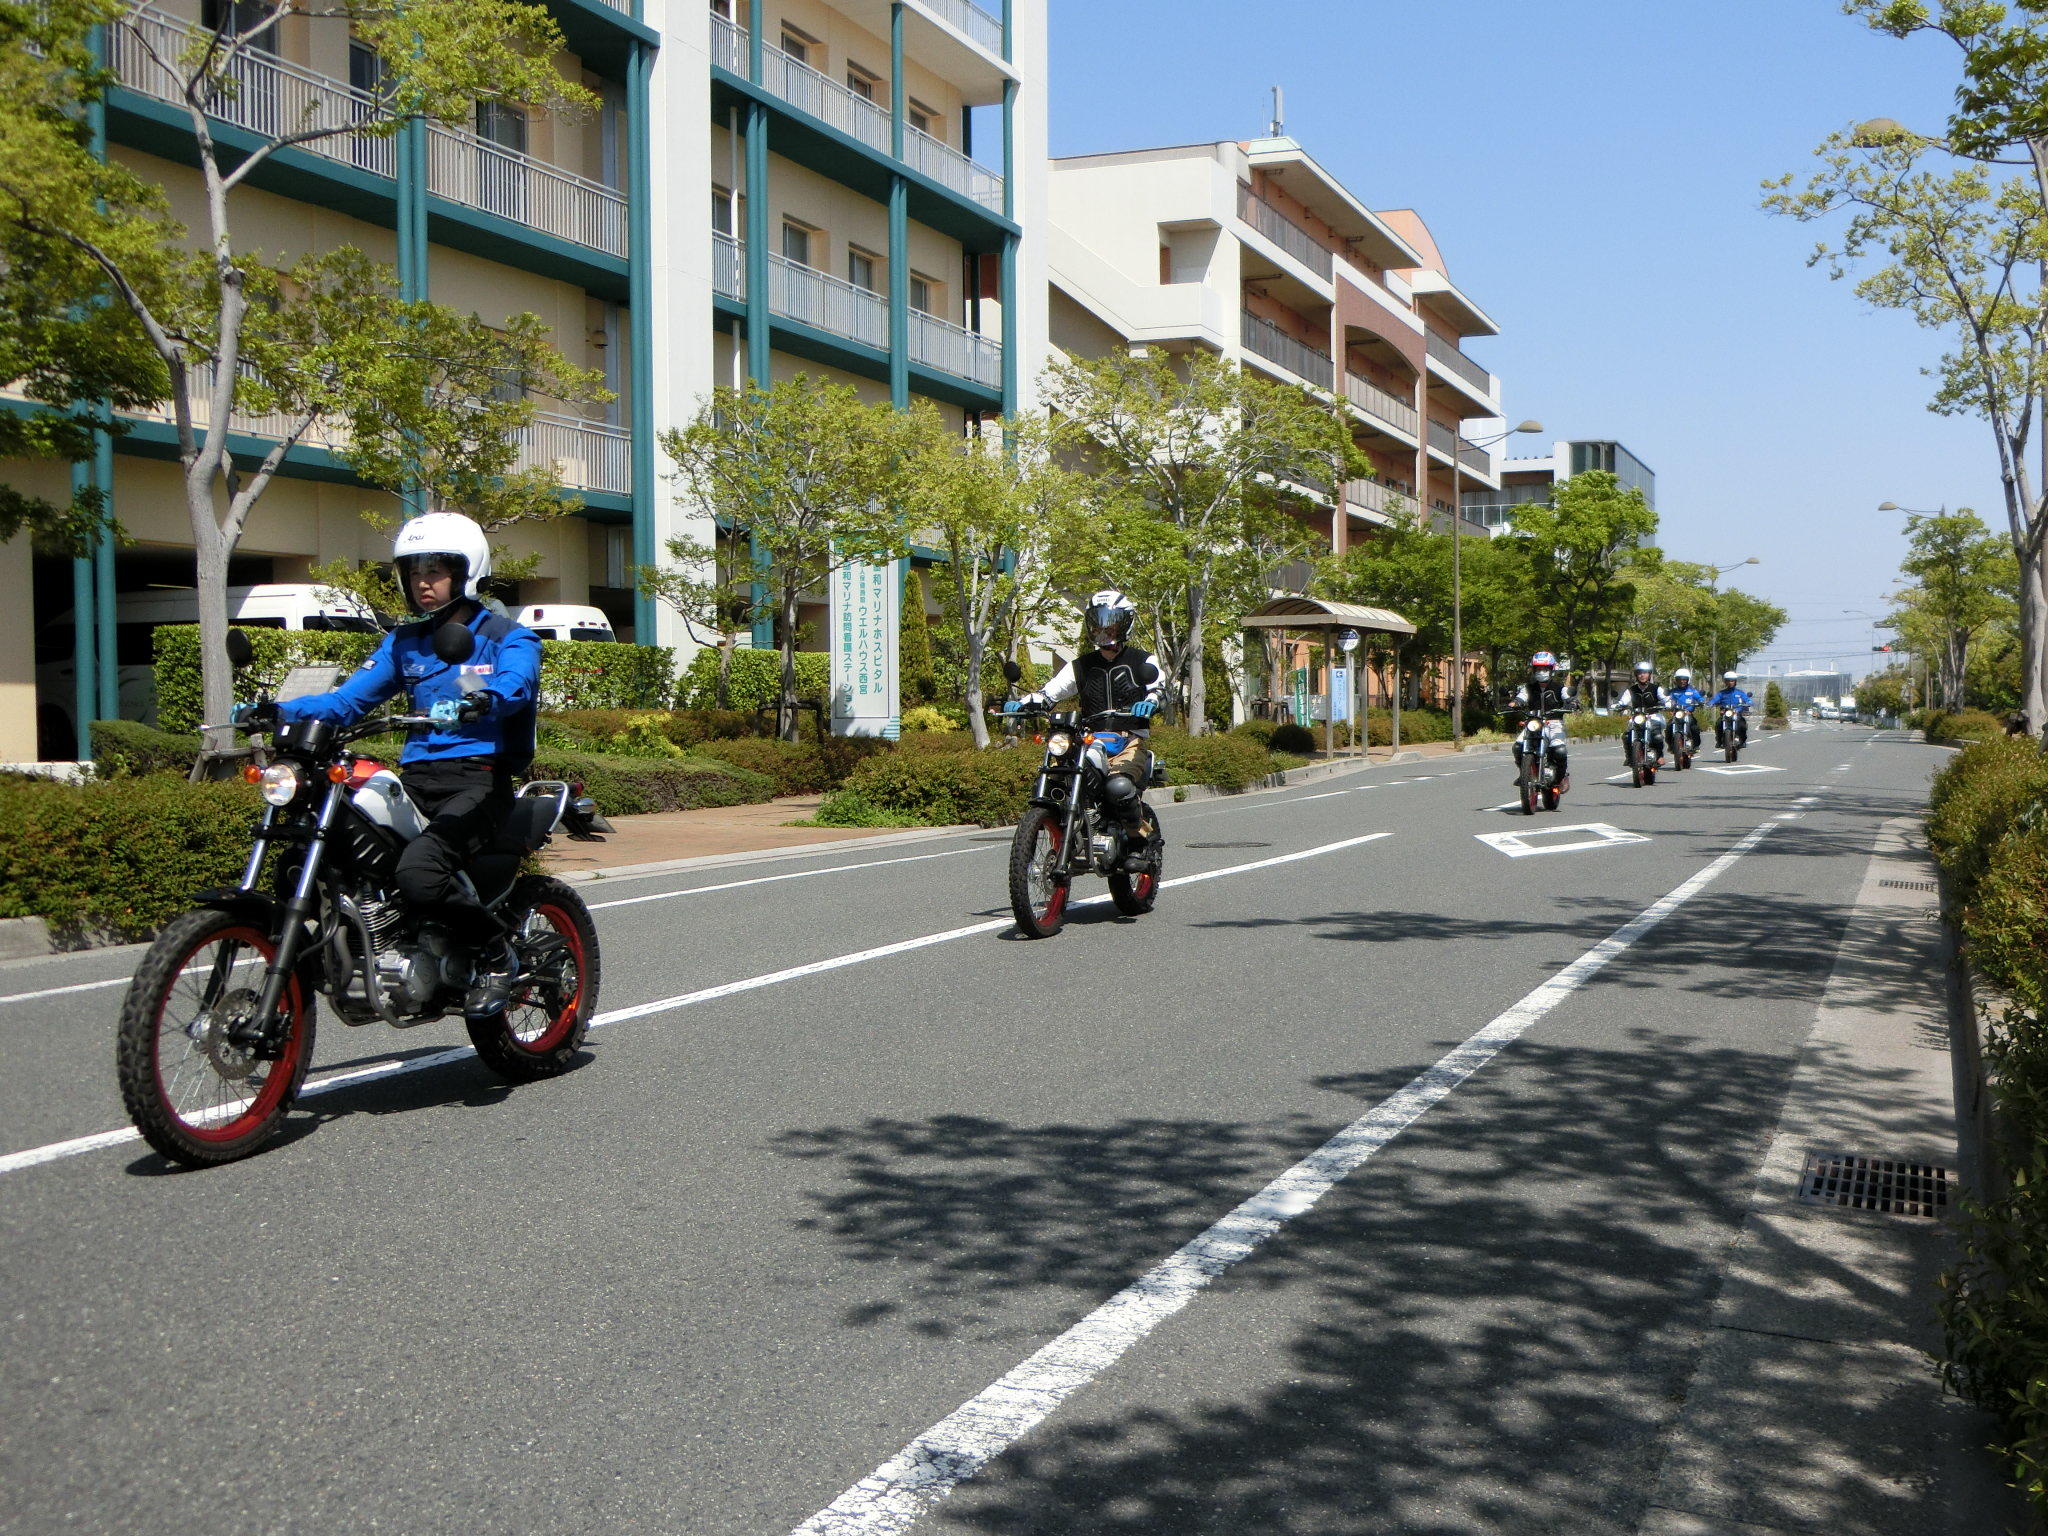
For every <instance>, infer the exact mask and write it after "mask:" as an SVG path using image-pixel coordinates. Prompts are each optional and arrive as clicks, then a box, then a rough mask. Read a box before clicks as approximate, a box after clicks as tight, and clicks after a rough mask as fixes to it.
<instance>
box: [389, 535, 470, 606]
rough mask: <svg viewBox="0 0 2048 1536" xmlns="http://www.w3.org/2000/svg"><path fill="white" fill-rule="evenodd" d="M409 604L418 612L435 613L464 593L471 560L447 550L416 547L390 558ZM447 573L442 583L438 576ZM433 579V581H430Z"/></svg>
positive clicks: (467, 583)
mask: <svg viewBox="0 0 2048 1536" xmlns="http://www.w3.org/2000/svg"><path fill="white" fill-rule="evenodd" d="M391 564H392V566H393V568H394V569H395V571H396V573H397V576H398V585H399V588H400V590H401V591H403V592H404V594H405V601H406V604H407V606H408V607H410V608H411V609H412V611H413V612H414V613H417V614H423V615H424V614H429V613H435V612H438V611H439V610H441V609H443V608H445V607H447V606H448V605H449V604H450V603H452V602H454V601H455V600H456V599H457V598H459V597H461V596H462V595H463V589H464V588H465V587H467V586H468V585H469V561H468V559H467V558H466V557H464V556H462V555H458V554H454V553H452V552H450V551H447V550H432V549H428V550H414V551H412V552H411V553H408V554H403V555H400V556H399V557H398V558H397V559H395V560H393V561H392V562H391ZM444 573H445V575H446V577H447V586H446V587H445V588H442V587H441V584H440V582H439V580H438V579H437V578H439V577H440V576H441V575H442V574H444ZM429 583H431V585H429Z"/></svg>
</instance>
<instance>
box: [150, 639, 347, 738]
mask: <svg viewBox="0 0 2048 1536" xmlns="http://www.w3.org/2000/svg"><path fill="white" fill-rule="evenodd" d="M242 633H243V634H245V635H247V636H248V637H249V646H250V649H251V650H252V651H254V652H255V657H254V659H253V660H252V661H251V662H250V663H249V665H248V666H247V667H245V668H244V669H243V670H242V673H241V676H240V679H239V681H238V682H237V685H236V687H237V690H238V692H239V693H240V694H241V696H242V697H244V698H247V697H248V696H249V695H250V694H253V693H266V694H267V693H272V692H275V691H276V689H277V685H278V684H279V683H281V682H283V681H284V675H285V673H287V672H289V671H291V669H292V668H293V667H304V666H312V665H315V664H318V663H321V662H333V663H336V664H338V665H339V666H340V667H341V670H342V674H343V675H344V676H346V675H347V674H348V673H349V672H351V671H353V670H354V669H355V668H357V667H359V666H361V665H362V664H363V661H364V660H365V659H366V658H367V657H368V656H369V654H370V652H372V651H374V650H375V649H376V648H377V645H378V642H379V640H380V639H381V637H380V636H377V635H358V634H346V633H334V632H329V631H326V630H309V629H244V630H242ZM154 643H155V647H156V649H155V657H156V723H157V727H158V729H160V730H165V731H170V732H172V733H174V734H178V733H183V732H187V731H196V730H198V729H199V727H200V726H201V725H203V724H205V722H204V721H202V720H201V719H200V718H199V712H200V709H201V707H202V702H203V701H202V699H201V691H200V682H199V626H198V625H197V624H162V625H159V626H158V627H157V630H156V633H155V636H154Z"/></svg>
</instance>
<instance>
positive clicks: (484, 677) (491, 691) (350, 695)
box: [277, 605, 540, 767]
mask: <svg viewBox="0 0 2048 1536" xmlns="http://www.w3.org/2000/svg"><path fill="white" fill-rule="evenodd" d="M468 622H469V629H470V633H472V634H473V635H475V636H476V649H475V650H474V651H473V652H472V653H471V655H470V658H469V660H468V661H465V662H462V663H460V664H450V663H448V662H445V661H443V660H442V659H441V658H440V657H439V656H436V655H435V654H434V629H435V625H434V623H433V622H431V621H429V620H425V619H422V620H418V621H416V622H414V623H411V624H401V625H399V626H398V628H396V629H394V630H393V631H391V633H390V634H388V635H386V636H385V637H384V642H383V644H381V645H379V646H378V647H377V649H376V650H375V651H374V652H372V653H371V655H370V659H369V660H368V661H366V662H364V663H363V664H362V666H360V667H359V668H357V669H356V671H355V672H354V673H353V674H352V675H351V676H350V677H349V678H348V679H347V680H346V681H345V682H343V683H342V685H341V686H340V687H339V688H336V689H334V690H333V691H332V692H331V693H316V694H313V695H311V696H310V697H308V698H303V699H290V700H286V701H284V702H281V703H280V704H279V705H278V706H277V712H278V715H279V716H280V718H282V719H285V720H326V721H328V722H330V723H331V724H334V725H353V724H355V723H356V721H358V720H360V719H362V718H363V716H365V715H367V714H368V713H369V712H370V711H371V710H373V709H375V708H376V707H377V706H378V705H380V704H382V703H383V702H384V701H385V700H386V699H389V698H392V697H393V696H395V695H397V694H399V693H405V694H408V695H409V696H410V698H411V700H412V708H413V711H414V712H415V713H417V714H425V713H426V712H427V711H428V710H430V709H432V708H433V707H434V705H436V704H438V703H440V702H441V701H442V700H444V699H465V698H469V699H481V700H483V701H484V702H485V704H486V705H487V708H486V709H485V711H484V713H483V714H482V715H481V716H479V717H478V718H477V719H475V720H467V721H463V722H461V723H459V724H455V725H449V726H445V727H443V728H441V729H439V730H435V731H417V730H416V731H414V732H413V735H412V739H411V740H410V741H408V742H407V743H406V744H405V753H404V755H403V756H402V757H401V758H400V759H399V761H400V762H401V763H445V762H452V761H455V760H457V759H460V758H465V757H492V758H500V759H513V760H517V759H520V758H522V757H524V758H531V756H532V754H533V735H532V733H533V711H534V707H535V705H536V703H537V702H538V700H539V698H540V636H538V635H536V634H535V633H534V632H533V631H532V630H530V629H528V628H527V627H526V626H525V625H523V624H515V623H513V622H512V621H511V620H510V619H507V618H505V617H503V616H502V615H500V614H495V613H492V612H491V611H490V610H489V609H488V608H485V607H482V606H481V605H479V606H478V608H477V610H476V612H475V613H473V614H471V615H470V617H469V621H468ZM512 766H514V767H523V766H524V765H523V762H518V761H514V762H513V763H512Z"/></svg>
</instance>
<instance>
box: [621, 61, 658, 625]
mask: <svg viewBox="0 0 2048 1536" xmlns="http://www.w3.org/2000/svg"><path fill="white" fill-rule="evenodd" d="M653 74H654V54H653V51H652V50H651V49H649V48H647V47H646V46H644V45H643V44H640V43H635V44H634V45H633V53H632V57H631V58H630V59H628V60H627V64H626V136H627V137H626V155H627V164H626V262H627V267H626V302H627V304H628V305H629V307H630V313H631V323H632V334H631V346H632V358H631V360H630V362H631V368H630V372H629V373H628V376H627V388H628V389H629V390H630V391H631V394H632V401H631V405H632V409H631V421H632V431H633V541H632V542H633V559H634V562H635V563H636V564H638V565H654V564H657V563H658V560H657V555H658V551H657V550H656V549H655V538H654V497H655V492H656V485H655V479H654V232H653V228H652V225H651V209H650V207H649V205H650V203H651V202H652V201H653V188H654V178H653V171H652V167H651V165H650V164H649V153H650V151H649V148H648V146H649V143H650V141H651V137H652V136H651V133H650V129H649V125H648V121H647V119H648V103H649V101H650V100H651V97H652V90H651V86H652V81H653ZM655 613H656V607H655V602H654V599H653V598H652V597H651V596H649V595H648V594H647V593H645V592H642V591H639V590H638V589H637V587H636V589H635V591H634V594H633V636H634V638H635V639H636V640H638V641H639V642H640V644H642V645H652V644H654V637H655Z"/></svg>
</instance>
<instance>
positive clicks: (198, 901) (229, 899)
mask: <svg viewBox="0 0 2048 1536" xmlns="http://www.w3.org/2000/svg"><path fill="white" fill-rule="evenodd" d="M192 905H193V906H195V907H201V908H207V909H211V910H212V911H215V912H231V913H233V914H234V915H235V916H236V917H239V918H241V919H243V920H244V921H245V922H247V923H249V924H250V925H251V926H252V927H257V928H261V929H262V930H263V931H264V932H265V933H267V934H269V935H270V937H271V938H273V939H275V938H277V937H279V935H280V934H282V932H283V931H284V906H283V904H282V903H281V902H279V901H278V899H277V898H276V897H275V896H272V895H271V894H270V893H269V892H267V891H245V890H243V889H242V888H241V887H240V886H236V885H221V886H215V887H214V888H213V889H212V890H210V891H201V892H200V893H199V894H198V895H196V896H194V897H193V898H192Z"/></svg>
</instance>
